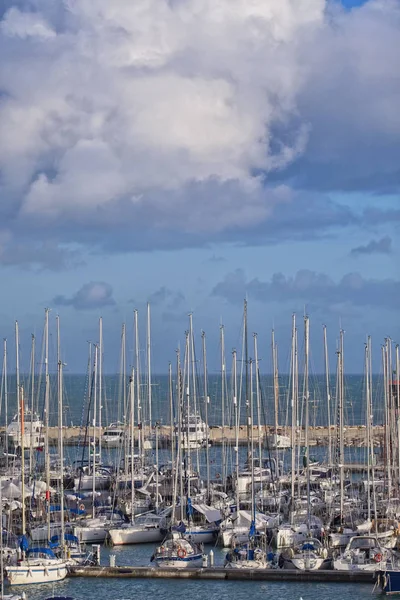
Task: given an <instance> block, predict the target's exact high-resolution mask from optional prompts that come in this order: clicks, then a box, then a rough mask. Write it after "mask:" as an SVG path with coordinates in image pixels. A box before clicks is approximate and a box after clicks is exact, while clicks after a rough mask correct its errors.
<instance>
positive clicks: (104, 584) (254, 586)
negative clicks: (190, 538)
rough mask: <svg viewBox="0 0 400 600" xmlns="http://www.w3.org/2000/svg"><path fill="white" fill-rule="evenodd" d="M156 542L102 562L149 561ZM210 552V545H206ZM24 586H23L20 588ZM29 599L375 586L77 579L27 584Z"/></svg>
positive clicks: (359, 596) (349, 593)
mask: <svg viewBox="0 0 400 600" xmlns="http://www.w3.org/2000/svg"><path fill="white" fill-rule="evenodd" d="M153 549H154V546H153V545H148V544H144V545H141V546H131V547H127V548H125V549H120V548H114V549H112V550H110V549H107V548H103V547H102V549H101V551H102V555H101V558H102V563H103V564H108V555H109V553H110V552H111V553H113V554H115V555H116V564H117V565H120V566H125V565H143V566H146V565H148V564H149V557H150V556H151V554H152V552H153ZM206 551H207V552H208V551H209V548H207V549H206ZM213 551H214V555H215V564H222V563H223V559H224V555H225V553H226V551H225V552H224V551H222V550H221V549H219V548H213ZM20 589H22V588H20ZM24 589H25V592H26V594H27V596H28V600H42V599H43V598H45V597H46V595H47V596H51V595H52V594H53V591H54V595H71V596H73V597H74V598H76V599H77V600H83V599H84V600H106V599H107V600H137V599H138V598H140V599H141V600H142V599H143V600H148V599H153V598H154V599H156V598H157V600H173V599H178V600H180V599H182V600H187V599H188V598H190V599H191V600H249V597H251V598H252V600H280V599H282V600H300V599H303V600H337V598H338V597H340V600H365V599H366V598H371V597H372V596H371V591H372V586H371V585H365V584H357V583H352V584H342V583H340V584H332V583H329V584H328V583H326V584H324V583H293V582H290V583H281V582H255V581H243V582H240V581H185V580H168V579H164V580H162V579H161V580H160V579H95V578H88V579H84V578H77V579H67V580H65V581H64V582H61V583H59V584H56V585H55V586H52V585H41V586H27V587H26V588H24Z"/></svg>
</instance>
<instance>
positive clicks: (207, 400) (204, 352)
mask: <svg viewBox="0 0 400 600" xmlns="http://www.w3.org/2000/svg"><path fill="white" fill-rule="evenodd" d="M201 339H202V347H203V369H204V370H203V377H204V409H205V419H206V470H207V498H208V497H209V494H210V452H209V447H208V446H209V430H208V404H209V402H210V397H209V395H208V372H207V351H206V334H205V332H204V331H202V332H201Z"/></svg>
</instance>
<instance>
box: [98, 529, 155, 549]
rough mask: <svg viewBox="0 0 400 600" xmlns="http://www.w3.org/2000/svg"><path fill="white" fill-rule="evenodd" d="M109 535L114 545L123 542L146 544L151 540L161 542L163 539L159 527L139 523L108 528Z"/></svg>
mask: <svg viewBox="0 0 400 600" xmlns="http://www.w3.org/2000/svg"><path fill="white" fill-rule="evenodd" d="M109 536H110V538H111V542H112V543H113V545H114V546H120V545H123V544H148V543H151V542H161V540H162V539H163V535H162V534H161V531H160V528H159V527H151V526H150V527H149V526H140V525H132V526H129V527H121V528H120V529H110V531H109Z"/></svg>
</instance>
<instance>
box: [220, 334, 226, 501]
mask: <svg viewBox="0 0 400 600" xmlns="http://www.w3.org/2000/svg"><path fill="white" fill-rule="evenodd" d="M220 340H221V448H222V449H221V456H222V464H221V474H222V489H223V490H225V489H226V471H225V470H226V449H225V330H224V326H223V325H221V326H220Z"/></svg>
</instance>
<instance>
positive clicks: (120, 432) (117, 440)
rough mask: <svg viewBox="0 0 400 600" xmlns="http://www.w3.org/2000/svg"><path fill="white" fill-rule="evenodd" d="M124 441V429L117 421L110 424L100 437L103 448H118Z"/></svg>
mask: <svg viewBox="0 0 400 600" xmlns="http://www.w3.org/2000/svg"><path fill="white" fill-rule="evenodd" d="M124 440H125V427H124V424H123V423H120V422H119V421H118V422H117V423H111V424H110V425H109V426H108V427H106V428H105V430H104V432H103V435H102V436H101V443H102V445H103V447H104V448H120V447H121V446H122V444H123V442H124Z"/></svg>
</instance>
